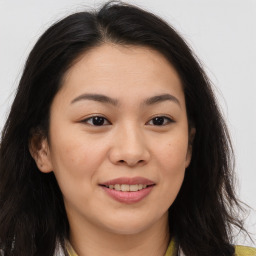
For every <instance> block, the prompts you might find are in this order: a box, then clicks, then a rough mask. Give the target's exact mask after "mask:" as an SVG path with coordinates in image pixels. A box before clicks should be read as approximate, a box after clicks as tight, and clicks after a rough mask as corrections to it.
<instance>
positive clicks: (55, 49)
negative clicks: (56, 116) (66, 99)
mask: <svg viewBox="0 0 256 256" xmlns="http://www.w3.org/2000/svg"><path fill="white" fill-rule="evenodd" d="M108 42H111V43H114V44H119V45H140V46H147V47H151V48H153V49H155V50H157V51H159V52H160V53H162V54H163V55H164V56H165V58H166V59H167V60H168V61H169V62H170V63H171V65H173V66H174V67H175V69H176V70H177V72H178V74H179V76H180V79H181V81H182V84H183V89H184V94H185V99H186V107H187V113H188V120H189V125H190V127H192V126H194V127H196V136H195V139H194V142H193V156H192V160H191V164H190V166H189V167H188V168H187V170H186V174H185V179H184V183H183V185H182V187H181V190H180V192H179V194H178V196H177V198H176V200H175V202H174V203H173V205H172V206H171V207H170V209H169V225H170V232H171V234H170V235H171V236H173V237H175V239H176V241H177V245H178V246H179V247H180V248H182V250H183V251H184V253H185V255H187V256H201V255H208V256H216V255H223V256H231V255H234V247H233V245H232V227H233V226H236V227H238V228H239V229H242V230H243V225H242V222H241V221H240V220H239V219H238V218H237V216H236V215H235V213H234V212H235V209H237V208H238V209H239V208H240V204H239V201H238V199H237V198H236V195H235V193H234V184H233V178H234V174H233V164H232V163H233V159H232V158H233V157H232V155H233V153H232V147H231V143H230V139H229V135H228V131H227V128H226V125H225V123H224V121H223V118H222V116H221V113H220V111H219V109H218V106H217V104H216V99H215V96H214V94H213V91H212V89H211V85H210V82H209V80H208V78H207V76H206V75H205V73H204V71H203V69H202V67H201V65H200V64H199V62H198V61H197V58H196V57H195V56H194V54H193V53H192V52H191V50H190V48H189V47H188V46H187V44H186V43H185V42H184V40H183V39H182V38H181V37H180V36H179V35H178V34H177V32H175V30H174V29H173V28H172V27H171V26H170V25H168V24H167V23H166V22H165V21H163V20H162V19H161V18H159V17H157V16H155V15H154V14H152V13H149V12H147V11H144V10H142V9H140V8H138V7H135V6H132V5H129V4H125V3H120V2H116V1H115V2H113V1H112V2H108V3H107V4H105V5H103V6H102V7H101V8H100V9H99V11H91V12H79V13H75V14H72V15H70V16H68V17H66V18H64V19H63V20H61V21H59V22H57V23H56V24H54V25H53V26H51V27H50V28H49V29H48V30H47V31H46V32H45V33H44V34H43V35H42V36H41V38H40V39H39V40H38V42H37V43H36V45H35V46H34V48H33V50H32V51H31V53H30V55H29V57H28V60H27V62H26V65H25V68H24V72H23V75H22V77H21V80H20V83H19V86H18V89H17V93H16V97H15V99H14V102H13V105H12V108H11V111H10V114H9V117H8V119H7V122H6V124H5V127H4V129H3V132H2V139H1V147H0V209H1V212H0V248H1V249H2V250H3V251H4V255H5V256H9V255H13V256H31V255H44V256H52V255H53V254H54V250H55V247H56V243H59V244H60V245H61V246H62V247H63V249H64V247H65V246H64V241H65V239H67V238H68V237H69V224H68V219H67V216H66V212H65V208H64V203H63V199H62V194H61V192H60V189H59V187H58V184H57V182H56V179H55V177H54V174H53V173H50V174H43V173H41V172H40V171H39V170H38V168H37V166H36V164H35V162H34V160H33V158H32V157H31V155H30V152H29V148H28V144H29V141H30V138H31V136H38V138H40V137H41V138H42V137H47V136H48V127H49V115H50V106H51V103H52V101H53V98H54V96H55V95H56V93H57V91H58V90H59V89H60V87H61V85H62V78H63V76H64V74H65V72H66V71H67V70H68V69H69V68H70V67H71V66H72V64H73V63H74V62H75V61H76V60H77V58H78V57H79V56H80V55H81V54H82V53H84V52H86V51H87V50H88V49H91V48H94V47H96V46H99V45H101V44H104V43H108ZM64 250H65V249H64Z"/></svg>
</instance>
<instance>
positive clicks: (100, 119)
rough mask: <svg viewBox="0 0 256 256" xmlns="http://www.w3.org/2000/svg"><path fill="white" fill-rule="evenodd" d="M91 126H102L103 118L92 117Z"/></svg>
mask: <svg viewBox="0 0 256 256" xmlns="http://www.w3.org/2000/svg"><path fill="white" fill-rule="evenodd" d="M93 124H94V125H103V124H104V118H103V117H99V116H95V117H93Z"/></svg>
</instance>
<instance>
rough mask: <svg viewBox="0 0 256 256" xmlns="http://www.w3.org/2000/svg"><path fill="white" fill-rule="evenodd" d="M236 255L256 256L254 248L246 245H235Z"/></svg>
mask: <svg viewBox="0 0 256 256" xmlns="http://www.w3.org/2000/svg"><path fill="white" fill-rule="evenodd" d="M235 251H236V254H235V255H236V256H256V248H252V247H248V246H241V245H237V246H235Z"/></svg>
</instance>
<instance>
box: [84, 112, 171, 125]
mask: <svg viewBox="0 0 256 256" xmlns="http://www.w3.org/2000/svg"><path fill="white" fill-rule="evenodd" d="M93 118H100V120H99V121H100V123H101V122H102V121H103V124H99V125H95V124H93ZM157 118H160V120H161V119H162V118H163V119H164V124H159V125H157V124H150V125H153V126H165V125H168V124H170V123H174V122H175V121H174V120H173V119H172V118H170V117H167V116H155V117H153V118H151V119H150V120H149V121H148V122H147V123H146V124H148V123H150V122H152V121H153V120H154V119H155V121H157ZM160 120H158V121H160ZM89 121H91V123H89ZM106 121H107V124H104V123H105V122H106ZM82 123H86V124H89V125H91V126H105V125H111V123H110V122H109V121H108V120H107V118H105V117H103V116H100V115H99V116H91V117H89V118H86V119H84V120H82Z"/></svg>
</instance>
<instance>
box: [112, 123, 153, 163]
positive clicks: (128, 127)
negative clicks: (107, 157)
mask: <svg viewBox="0 0 256 256" xmlns="http://www.w3.org/2000/svg"><path fill="white" fill-rule="evenodd" d="M111 159H112V161H113V162H115V163H119V164H120V163H122V164H127V165H136V164H138V163H146V162H147V161H148V160H149V151H148V148H147V142H146V140H145V139H144V134H143V131H142V128H141V127H139V125H138V124H136V123H133V122H126V123H125V124H124V125H121V126H120V127H118V128H117V129H116V132H115V139H114V143H113V148H112V153H111Z"/></svg>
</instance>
